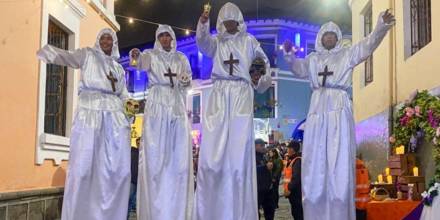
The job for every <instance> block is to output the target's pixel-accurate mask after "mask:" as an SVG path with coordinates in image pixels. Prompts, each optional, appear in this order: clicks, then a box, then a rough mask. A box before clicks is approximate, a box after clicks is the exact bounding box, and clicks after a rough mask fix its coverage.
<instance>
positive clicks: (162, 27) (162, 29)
mask: <svg viewBox="0 0 440 220" xmlns="http://www.w3.org/2000/svg"><path fill="white" fill-rule="evenodd" d="M164 32H167V33H168V34H170V35H171V38H173V40H172V41H171V51H170V52H176V47H177V43H176V34H174V31H173V29H172V28H171V27H170V26H169V25H163V24H161V25H159V27H158V28H157V30H156V41H155V42H154V49H156V50H160V51H165V50H164V49H163V48H162V45H161V44H160V42H159V35H160V34H161V33H164Z"/></svg>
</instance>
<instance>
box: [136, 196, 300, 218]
mask: <svg viewBox="0 0 440 220" xmlns="http://www.w3.org/2000/svg"><path fill="white" fill-rule="evenodd" d="M260 213H261V214H263V210H260ZM263 219H264V217H262V218H261V220H263ZM275 219H276V220H292V219H293V217H292V215H291V214H290V204H289V200H287V199H286V198H284V197H280V202H279V208H278V209H277V210H275ZM129 220H136V214H135V213H130V218H129Z"/></svg>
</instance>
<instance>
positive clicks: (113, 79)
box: [107, 71, 118, 92]
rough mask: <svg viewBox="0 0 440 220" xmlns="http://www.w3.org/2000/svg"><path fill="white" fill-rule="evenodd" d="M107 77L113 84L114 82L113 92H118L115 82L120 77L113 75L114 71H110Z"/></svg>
mask: <svg viewBox="0 0 440 220" xmlns="http://www.w3.org/2000/svg"><path fill="white" fill-rule="evenodd" d="M107 79H108V80H110V82H111V84H112V90H113V92H116V86H115V83H116V82H118V79H116V78H115V77H114V76H113V73H112V71H110V73H109V74H108V75H107Z"/></svg>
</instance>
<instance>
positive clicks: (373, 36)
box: [350, 10, 395, 67]
mask: <svg viewBox="0 0 440 220" xmlns="http://www.w3.org/2000/svg"><path fill="white" fill-rule="evenodd" d="M394 24H395V19H394V16H393V15H392V14H391V13H389V12H388V10H386V11H385V12H382V13H380V15H379V18H378V21H377V25H376V28H374V30H373V32H371V33H370V34H369V35H368V36H367V37H365V38H364V39H363V40H362V41H360V42H358V43H356V44H355V45H353V46H352V47H351V48H350V66H352V67H354V66H356V65H358V64H359V63H362V62H363V61H365V60H366V59H367V58H368V57H369V56H371V54H373V52H374V50H376V48H377V47H378V46H379V44H380V43H381V42H382V40H383V39H384V38H385V35H386V34H387V32H388V30H390V29H391V27H393V25H394Z"/></svg>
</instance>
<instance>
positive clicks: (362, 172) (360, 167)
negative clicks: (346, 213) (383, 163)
mask: <svg viewBox="0 0 440 220" xmlns="http://www.w3.org/2000/svg"><path fill="white" fill-rule="evenodd" d="M355 201H356V209H361V210H364V209H365V208H366V206H367V203H368V202H369V201H370V180H369V178H368V169H367V168H366V167H365V165H364V162H362V160H359V159H356V199H355Z"/></svg>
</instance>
